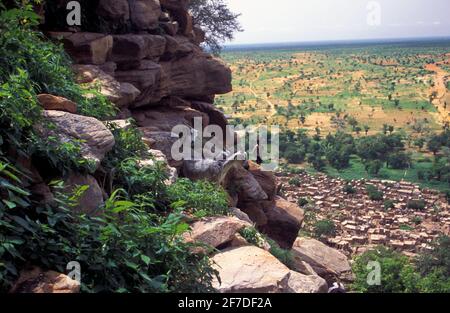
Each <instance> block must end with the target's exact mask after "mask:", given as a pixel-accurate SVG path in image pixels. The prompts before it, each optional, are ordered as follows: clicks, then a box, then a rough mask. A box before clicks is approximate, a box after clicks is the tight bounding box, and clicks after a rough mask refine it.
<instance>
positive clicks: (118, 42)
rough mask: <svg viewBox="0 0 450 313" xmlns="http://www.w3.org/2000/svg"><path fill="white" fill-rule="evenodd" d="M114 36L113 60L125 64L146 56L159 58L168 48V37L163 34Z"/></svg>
mask: <svg viewBox="0 0 450 313" xmlns="http://www.w3.org/2000/svg"><path fill="white" fill-rule="evenodd" d="M113 38H114V45H113V49H112V54H111V60H112V61H114V62H117V63H120V62H122V63H125V65H126V64H129V63H133V61H140V60H142V59H145V58H148V59H153V58H158V57H160V56H161V55H163V53H164V51H165V49H166V39H165V38H164V37H162V36H156V35H148V34H147V35H145V34H144V35H138V34H126V35H114V36H113ZM125 65H123V66H125ZM132 65H133V64H132Z"/></svg>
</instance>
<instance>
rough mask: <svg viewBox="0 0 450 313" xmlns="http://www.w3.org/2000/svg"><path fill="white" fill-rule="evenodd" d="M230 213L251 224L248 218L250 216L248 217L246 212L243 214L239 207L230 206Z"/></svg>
mask: <svg viewBox="0 0 450 313" xmlns="http://www.w3.org/2000/svg"><path fill="white" fill-rule="evenodd" d="M231 214H233V215H234V216H235V217H237V218H238V219H240V220H241V221H244V222H247V223H249V224H253V222H252V220H251V219H250V217H248V215H247V214H245V213H244V212H242V211H241V210H240V209H238V208H232V209H231Z"/></svg>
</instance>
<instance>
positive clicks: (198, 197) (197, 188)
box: [168, 179, 228, 215]
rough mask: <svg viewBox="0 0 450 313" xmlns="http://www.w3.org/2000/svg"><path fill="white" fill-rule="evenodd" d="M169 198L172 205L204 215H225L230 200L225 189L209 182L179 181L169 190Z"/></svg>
mask: <svg viewBox="0 0 450 313" xmlns="http://www.w3.org/2000/svg"><path fill="white" fill-rule="evenodd" d="M168 198H169V199H170V201H171V202H172V203H176V204H177V205H178V206H182V207H184V208H186V209H189V210H193V211H194V212H196V213H197V214H203V215H225V214H227V213H228V200H227V195H226V192H225V191H224V190H223V188H221V187H218V186H216V185H214V184H212V183H210V182H207V181H197V182H193V181H191V180H189V179H178V180H177V181H176V182H175V183H174V184H173V185H171V186H170V187H169V188H168Z"/></svg>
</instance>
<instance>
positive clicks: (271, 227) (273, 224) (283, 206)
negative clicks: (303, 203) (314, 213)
mask: <svg viewBox="0 0 450 313" xmlns="http://www.w3.org/2000/svg"><path fill="white" fill-rule="evenodd" d="M265 214H266V217H267V224H266V225H265V226H264V227H263V230H264V233H265V234H267V235H269V236H270V237H271V238H272V239H274V240H275V241H277V243H278V244H279V245H280V246H282V247H283V248H290V247H291V246H292V244H293V243H294V241H295V239H296V238H297V236H298V232H299V231H300V228H301V226H302V223H303V218H304V211H303V210H302V209H300V208H299V207H298V206H297V205H296V204H294V203H290V202H288V201H286V200H284V199H282V198H280V197H276V198H275V205H274V206H270V207H268V208H267V210H266V211H265Z"/></svg>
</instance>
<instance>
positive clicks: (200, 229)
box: [184, 216, 252, 248]
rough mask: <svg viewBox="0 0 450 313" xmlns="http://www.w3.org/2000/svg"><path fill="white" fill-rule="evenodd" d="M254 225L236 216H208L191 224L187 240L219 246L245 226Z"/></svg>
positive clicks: (186, 234) (185, 235)
mask: <svg viewBox="0 0 450 313" xmlns="http://www.w3.org/2000/svg"><path fill="white" fill-rule="evenodd" d="M250 226H252V225H251V224H250V223H247V222H244V221H242V220H240V219H238V218H236V217H231V216H220V217H208V218H204V219H202V220H200V221H198V222H195V223H194V224H192V226H191V230H190V231H189V232H187V233H185V234H184V239H185V241H186V242H199V243H203V244H206V245H208V246H211V247H213V248H218V247H220V246H221V245H224V244H226V243H228V242H230V241H231V240H233V236H234V235H235V234H236V233H238V232H239V231H240V230H241V229H243V228H244V227H250Z"/></svg>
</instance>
